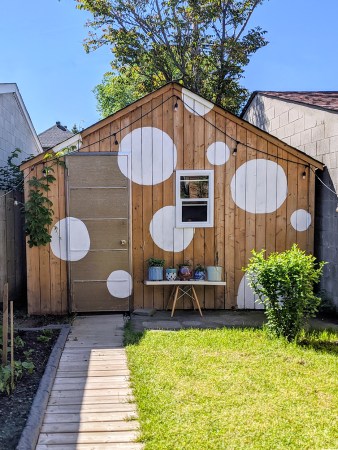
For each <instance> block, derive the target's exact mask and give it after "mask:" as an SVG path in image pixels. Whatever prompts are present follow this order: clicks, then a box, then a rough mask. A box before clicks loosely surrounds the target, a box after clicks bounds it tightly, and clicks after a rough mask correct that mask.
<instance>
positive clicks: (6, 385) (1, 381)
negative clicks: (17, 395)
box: [0, 361, 35, 395]
mask: <svg viewBox="0 0 338 450" xmlns="http://www.w3.org/2000/svg"><path fill="white" fill-rule="evenodd" d="M34 368H35V366H34V363H33V362H32V361H24V362H21V361H15V362H14V384H15V383H16V381H18V380H19V379H20V378H21V377H22V376H23V374H24V373H25V372H28V373H29V374H32V373H33V372H34ZM11 373H12V369H11V366H10V365H7V366H0V392H7V394H8V395H9V394H10V392H11V389H12V386H11ZM13 388H14V386H13Z"/></svg>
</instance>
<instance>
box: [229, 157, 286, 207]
mask: <svg viewBox="0 0 338 450" xmlns="http://www.w3.org/2000/svg"><path fill="white" fill-rule="evenodd" d="M230 188H231V195H232V199H233V201H234V202H235V203H236V205H237V206H238V207H239V208H241V209H244V210H245V211H248V212H250V213H254V214H265V213H272V212H274V211H276V210H277V209H278V208H279V207H280V206H281V205H282V204H283V203H284V201H285V199H286V196H287V191H288V183H287V178H286V175H285V172H284V170H283V168H282V167H281V166H280V165H279V164H277V163H275V162H273V161H270V160H267V159H253V160H251V161H248V162H246V163H244V164H243V165H241V166H240V167H239V168H238V169H237V170H236V173H235V175H234V176H233V177H232V180H231V184H230Z"/></svg>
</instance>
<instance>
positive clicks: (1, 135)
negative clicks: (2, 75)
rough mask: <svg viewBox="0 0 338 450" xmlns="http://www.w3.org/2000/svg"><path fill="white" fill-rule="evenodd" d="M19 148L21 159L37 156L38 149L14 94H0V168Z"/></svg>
mask: <svg viewBox="0 0 338 450" xmlns="http://www.w3.org/2000/svg"><path fill="white" fill-rule="evenodd" d="M15 148H20V150H21V151H22V153H21V158H20V160H22V159H26V158H27V157H28V156H29V155H30V154H33V155H37V154H38V153H39V148H38V146H37V143H36V140H35V138H34V136H33V133H32V130H31V128H30V127H29V125H28V123H27V120H26V118H25V116H24V114H23V112H22V111H21V107H20V105H19V103H18V101H17V99H16V97H15V94H14V93H5V94H0V166H2V165H5V164H6V163H7V157H8V155H9V154H10V153H11V152H12V151H13V150H15Z"/></svg>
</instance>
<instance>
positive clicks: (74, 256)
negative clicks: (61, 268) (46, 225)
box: [50, 217, 90, 261]
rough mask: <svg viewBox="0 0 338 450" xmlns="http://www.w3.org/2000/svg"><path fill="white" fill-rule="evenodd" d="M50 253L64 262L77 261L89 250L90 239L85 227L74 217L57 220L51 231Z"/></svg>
mask: <svg viewBox="0 0 338 450" xmlns="http://www.w3.org/2000/svg"><path fill="white" fill-rule="evenodd" d="M51 236H52V240H51V243H50V246H51V249H52V252H53V253H54V255H55V256H56V257H57V258H60V259H62V260H64V261H79V260H80V259H82V258H84V257H85V256H86V255H87V253H88V252H89V249H90V237H89V233H88V230H87V227H86V225H85V224H84V223H83V222H82V220H80V219H76V218H75V217H66V218H65V219H61V220H59V222H56V224H55V225H54V226H53V228H52V231H51Z"/></svg>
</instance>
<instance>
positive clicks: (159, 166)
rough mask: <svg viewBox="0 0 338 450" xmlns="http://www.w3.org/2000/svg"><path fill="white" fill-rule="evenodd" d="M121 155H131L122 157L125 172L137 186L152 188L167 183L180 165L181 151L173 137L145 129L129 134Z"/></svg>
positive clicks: (120, 148) (162, 132)
mask: <svg viewBox="0 0 338 450" xmlns="http://www.w3.org/2000/svg"><path fill="white" fill-rule="evenodd" d="M119 151H120V152H123V153H127V154H128V155H129V157H128V158H126V157H125V156H123V155H119V156H118V159H117V161H118V165H119V168H120V170H121V172H122V173H123V174H124V175H125V176H126V177H128V178H129V179H130V180H131V181H133V182H134V183H137V184H141V185H146V186H152V185H155V184H159V183H162V182H163V181H165V180H167V179H168V178H169V177H170V176H171V175H172V173H173V171H174V169H175V167H176V162H177V150H176V146H175V144H174V141H173V140H172V139H171V137H170V136H169V135H168V134H167V133H165V132H164V131H162V130H160V129H159V128H155V127H141V128H137V129H136V130H133V131H131V132H130V133H128V134H127V135H126V136H125V137H124V138H123V139H122V140H121V143H120V146H119Z"/></svg>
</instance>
